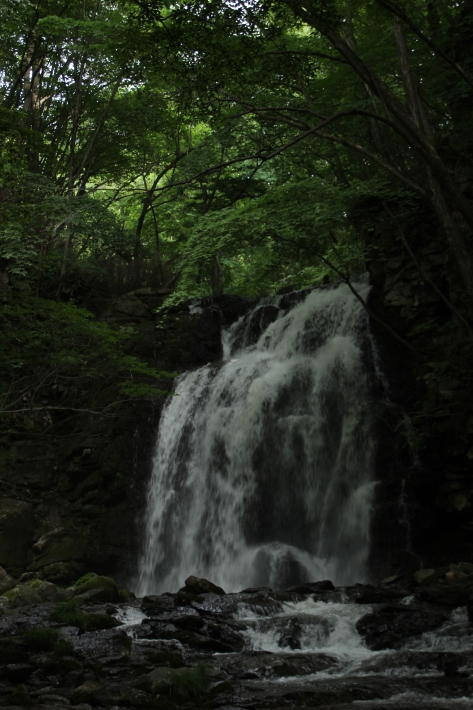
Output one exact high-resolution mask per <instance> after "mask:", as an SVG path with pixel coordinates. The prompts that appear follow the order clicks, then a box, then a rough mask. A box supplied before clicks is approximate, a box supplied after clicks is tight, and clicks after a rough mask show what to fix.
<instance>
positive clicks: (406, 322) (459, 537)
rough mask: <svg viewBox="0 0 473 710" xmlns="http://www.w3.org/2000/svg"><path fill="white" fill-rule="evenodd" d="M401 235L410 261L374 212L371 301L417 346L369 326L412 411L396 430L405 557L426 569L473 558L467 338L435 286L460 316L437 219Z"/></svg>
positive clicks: (396, 396) (461, 306) (395, 392)
mask: <svg viewBox="0 0 473 710" xmlns="http://www.w3.org/2000/svg"><path fill="white" fill-rule="evenodd" d="M359 226H360V227H361V228H362V222H360V225H359ZM405 239H406V240H407V241H408V242H410V243H411V245H412V244H415V245H416V253H417V254H418V255H420V256H419V261H418V264H417V265H416V264H415V263H414V262H413V261H412V259H411V257H410V255H409V253H408V251H407V250H406V247H405V244H404V243H403V241H402V238H401V236H400V233H399V230H398V229H397V227H396V225H392V224H389V223H388V222H387V221H386V220H383V219H380V221H379V223H378V225H377V227H376V229H375V230H374V231H372V232H371V243H372V245H373V249H372V251H371V254H370V258H369V260H368V269H369V272H370V276H371V283H372V284H373V292H372V296H371V301H370V305H371V307H372V309H373V311H374V312H375V313H376V314H377V315H378V316H379V317H380V318H381V319H382V320H384V321H385V322H386V323H387V324H389V325H390V326H391V328H393V329H394V330H395V331H396V332H397V333H398V334H400V335H401V336H402V337H404V338H406V339H407V340H409V342H410V343H411V344H412V346H413V347H414V348H415V349H416V350H417V351H418V353H419V355H416V354H415V353H412V352H411V351H409V350H408V349H406V348H405V346H403V345H402V344H400V343H399V342H398V341H396V340H395V339H394V338H392V337H391V336H390V335H389V333H387V331H386V329H385V328H384V327H383V326H382V325H380V324H378V323H376V322H373V323H372V327H373V330H374V332H375V333H376V335H377V337H378V342H379V343H380V347H381V351H382V356H383V361H384V363H385V366H386V368H387V374H388V378H389V381H390V388H391V396H392V398H393V400H394V401H395V402H397V403H399V404H400V405H401V406H402V407H403V408H404V409H405V411H406V413H407V414H408V415H409V420H407V419H406V424H407V426H406V428H404V429H403V428H402V427H401V428H400V430H399V432H400V434H401V438H400V439H399V442H400V444H401V448H400V450H398V455H400V461H399V462H398V463H397V464H396V466H397V468H398V471H399V475H400V476H401V478H402V479H403V481H404V483H403V486H404V487H403V500H404V509H405V514H406V521H407V522H408V524H409V528H410V529H409V536H410V546H409V548H408V549H407V553H408V554H406V555H405V556H404V561H403V563H402V564H404V566H406V565H407V567H409V565H411V566H415V565H424V566H427V567H428V566H432V565H434V566H435V565H439V564H448V563H449V562H452V561H453V560H455V559H465V560H470V561H471V560H473V466H472V461H473V397H472V395H471V392H472V382H473V343H472V342H471V340H469V339H468V336H466V337H465V328H464V326H463V325H462V324H461V322H460V320H459V318H458V316H455V315H454V314H453V313H452V310H451V309H450V308H449V307H448V306H447V305H446V303H444V302H442V300H441V299H440V298H439V296H438V293H436V292H435V289H434V287H433V286H432V283H433V284H434V286H436V287H437V288H438V289H440V290H441V291H442V293H443V294H445V295H446V296H447V298H448V299H449V300H450V302H451V304H452V305H453V307H454V308H455V309H456V310H457V313H458V314H459V316H460V317H461V316H462V315H465V314H466V311H465V300H464V293H463V290H462V287H461V280H460V279H459V278H458V276H456V275H455V270H454V267H453V266H452V264H451V263H450V261H449V255H448V253H447V252H446V251H445V249H444V247H443V246H442V245H441V242H440V240H438V239H437V238H436V235H435V225H432V224H431V223H430V222H429V221H428V219H427V218H426V220H425V222H424V223H419V224H417V225H414V226H413V225H409V227H408V228H406V230H405ZM380 254H383V255H385V258H383V259H380V256H379V255H380ZM386 255H387V258H386ZM429 282H432V283H429ZM411 553H414V557H412V554H411ZM408 557H411V560H410V562H409V561H408V559H407V558H408ZM401 566H402V565H401Z"/></svg>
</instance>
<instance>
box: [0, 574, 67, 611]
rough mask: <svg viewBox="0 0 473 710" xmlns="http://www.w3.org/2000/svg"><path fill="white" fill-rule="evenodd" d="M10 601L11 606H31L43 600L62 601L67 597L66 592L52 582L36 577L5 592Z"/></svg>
mask: <svg viewBox="0 0 473 710" xmlns="http://www.w3.org/2000/svg"><path fill="white" fill-rule="evenodd" d="M3 596H4V597H7V599H9V601H10V607H11V608H16V607H20V606H31V605H32V604H41V602H52V601H60V600H62V599H64V598H65V592H64V591H63V590H60V589H58V588H57V587H56V585H55V584H52V583H51V582H45V581H44V580H40V579H34V580H32V581H30V582H27V583H26V584H18V585H17V586H16V587H13V589H9V590H8V591H7V592H5V593H4V595H3Z"/></svg>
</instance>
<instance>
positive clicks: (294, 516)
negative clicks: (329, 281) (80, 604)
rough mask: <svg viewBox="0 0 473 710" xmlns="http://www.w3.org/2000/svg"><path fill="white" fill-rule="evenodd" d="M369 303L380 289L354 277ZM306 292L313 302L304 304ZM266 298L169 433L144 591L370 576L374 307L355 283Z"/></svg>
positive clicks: (182, 391) (180, 402)
mask: <svg viewBox="0 0 473 710" xmlns="http://www.w3.org/2000/svg"><path fill="white" fill-rule="evenodd" d="M356 288H357V290H358V291H359V293H360V294H361V295H362V296H363V297H364V298H365V299H366V297H367V295H368V292H369V285H368V284H367V283H366V282H361V283H358V284H357V285H356ZM301 298H302V300H300V299H301ZM292 300H293V301H295V303H294V304H293V305H288V302H290V301H291V299H290V298H289V299H288V298H287V297H280V296H279V297H274V298H273V299H266V300H265V301H264V302H260V303H259V304H258V305H257V306H256V308H254V309H253V310H252V311H251V312H250V313H248V314H247V315H246V316H245V317H244V318H242V319H240V320H239V321H238V322H236V323H235V324H234V325H233V326H232V327H231V328H229V329H228V330H227V331H226V332H224V333H223V343H224V352H225V360H224V362H223V363H220V364H218V365H215V364H213V365H208V366H206V367H202V368H200V369H199V370H196V371H193V372H189V373H186V374H184V375H182V376H181V377H180V378H179V380H178V382H177V385H176V388H175V396H173V397H171V398H170V399H169V401H168V403H167V404H166V407H165V409H164V412H163V416H162V419H161V424H160V427H159V433H158V438H157V444H156V451H155V457H154V467H153V474H152V478H151V482H150V488H149V500H148V507H147V513H146V521H145V522H146V530H145V542H144V547H143V554H142V559H141V562H140V571H139V583H138V587H139V588H138V590H137V591H138V593H139V594H149V593H158V592H164V591H175V590H176V589H178V588H179V587H181V586H182V585H183V583H184V579H185V578H186V577H187V576H188V575H189V574H196V575H199V576H204V577H208V578H209V579H211V580H212V581H213V582H215V583H216V584H219V585H220V586H222V587H223V588H224V589H225V590H226V591H232V590H238V589H242V588H243V587H249V586H264V585H267V586H270V587H272V588H276V589H277V588H285V587H288V586H290V585H291V584H298V583H302V582H304V581H313V580H316V579H323V578H330V579H332V580H333V581H334V582H335V583H336V584H350V583H354V582H357V581H362V580H363V578H364V577H365V576H366V565H367V560H368V555H369V537H370V507H371V501H372V496H373V489H374V485H375V483H374V453H375V444H374V437H373V420H374V416H373V411H372V402H373V396H374V395H373V393H374V390H375V388H376V387H377V386H379V383H380V376H379V374H378V372H377V367H376V355H375V352H374V348H373V344H372V340H371V336H370V333H369V329H368V318H367V314H366V312H365V311H364V309H363V308H362V306H361V304H360V303H359V301H358V300H357V299H356V298H355V297H354V295H353V294H352V293H351V291H350V290H349V288H348V287H347V286H346V285H338V286H336V287H332V288H327V289H322V290H317V291H311V292H310V293H309V294H308V295H306V296H305V297H304V296H302V295H301V296H300V297H299V300H297V296H294V298H293V299H292Z"/></svg>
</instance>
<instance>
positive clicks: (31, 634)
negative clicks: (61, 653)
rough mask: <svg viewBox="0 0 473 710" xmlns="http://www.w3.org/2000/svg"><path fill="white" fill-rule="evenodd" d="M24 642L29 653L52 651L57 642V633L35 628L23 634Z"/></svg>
mask: <svg viewBox="0 0 473 710" xmlns="http://www.w3.org/2000/svg"><path fill="white" fill-rule="evenodd" d="M25 641H26V644H27V646H28V650H29V651H54V648H55V646H56V644H57V643H58V641H59V631H58V630H57V629H50V628H48V627H45V628H43V627H39V626H36V627H35V628H33V629H29V631H27V632H26V633H25Z"/></svg>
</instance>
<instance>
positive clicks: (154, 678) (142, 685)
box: [134, 666, 187, 695]
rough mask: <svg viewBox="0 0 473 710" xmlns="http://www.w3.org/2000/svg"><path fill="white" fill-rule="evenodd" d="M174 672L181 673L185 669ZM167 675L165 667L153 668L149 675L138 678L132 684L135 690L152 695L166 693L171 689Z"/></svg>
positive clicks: (167, 671)
mask: <svg viewBox="0 0 473 710" xmlns="http://www.w3.org/2000/svg"><path fill="white" fill-rule="evenodd" d="M174 670H175V671H176V672H177V671H181V672H182V671H183V670H187V668H175V669H174ZM169 673H170V668H167V667H165V666H162V667H158V668H155V669H154V670H153V671H151V673H148V674H147V675H145V676H142V677H141V678H138V679H137V680H136V681H135V683H134V685H135V688H139V689H140V690H145V691H147V692H148V693H151V694H152V695H156V693H168V692H169V691H170V689H171V680H170V676H169Z"/></svg>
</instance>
